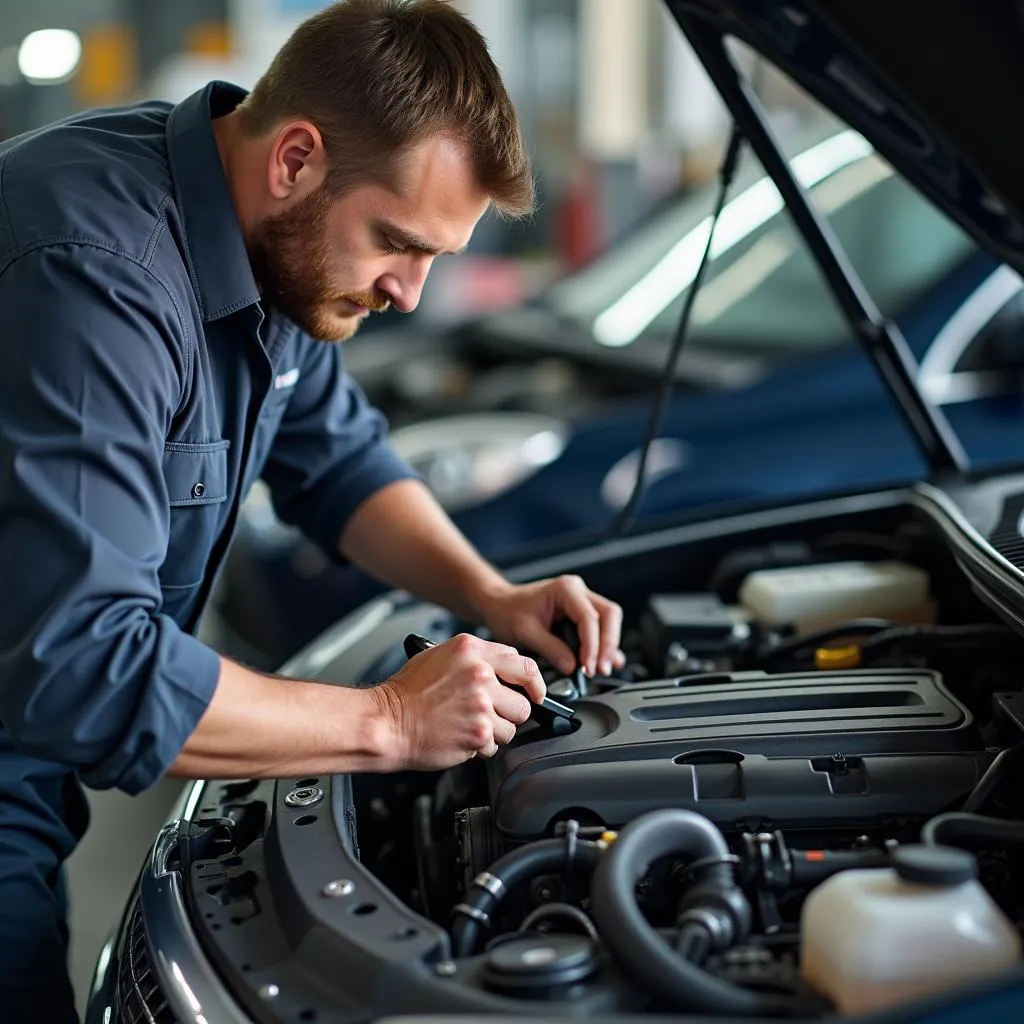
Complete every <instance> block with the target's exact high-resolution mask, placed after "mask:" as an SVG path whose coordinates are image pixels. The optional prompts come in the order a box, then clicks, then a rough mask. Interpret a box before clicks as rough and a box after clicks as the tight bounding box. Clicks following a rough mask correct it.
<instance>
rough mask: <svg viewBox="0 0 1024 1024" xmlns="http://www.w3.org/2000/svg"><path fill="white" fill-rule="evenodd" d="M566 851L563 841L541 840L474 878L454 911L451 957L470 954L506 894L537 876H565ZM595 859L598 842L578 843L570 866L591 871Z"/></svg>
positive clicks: (508, 854) (582, 841) (578, 841)
mask: <svg viewBox="0 0 1024 1024" xmlns="http://www.w3.org/2000/svg"><path fill="white" fill-rule="evenodd" d="M567 850H568V847H567V843H566V840H565V839H541V840H540V841H539V842H536V843H530V844H529V845H527V846H521V847H519V848H518V849H516V850H512V851H511V852H510V853H506V854H505V856H504V857H499V858H498V860H496V861H495V862H494V863H493V864H492V865H491V866H490V867H489V868H488V869H487V870H486V871H485V872H483V873H482V874H480V875H477V877H476V878H475V879H474V880H473V885H472V887H471V889H470V891H469V892H468V893H467V894H466V898H465V899H464V900H463V901H462V903H460V904H459V905H458V906H457V907H456V908H455V913H456V919H455V923H454V924H453V925H452V952H453V953H454V955H455V956H457V957H461V956H471V955H472V953H473V951H474V950H475V949H476V944H477V939H478V937H479V935H480V927H481V925H482V924H484V923H485V921H486V920H488V919H489V918H490V916H491V914H493V913H494V910H495V908H496V907H497V906H498V904H499V903H500V902H501V900H502V899H503V897H504V895H505V893H506V892H509V891H511V890H512V889H514V888H515V887H516V886H517V885H521V884H522V883H523V882H528V881H529V880H530V879H531V878H536V877H537V876H538V875H554V874H559V875H560V874H564V873H565V870H566V867H567V864H568V861H569V857H568V853H567ZM597 856H598V846H597V843H592V842H586V841H585V840H582V839H580V840H577V841H576V844H575V850H574V852H573V855H572V865H571V866H572V867H574V868H576V867H581V868H584V869H586V870H592V869H593V867H594V865H595V864H596V863H597ZM492 880H495V881H492ZM495 890H497V892H495ZM481 918H482V919H481Z"/></svg>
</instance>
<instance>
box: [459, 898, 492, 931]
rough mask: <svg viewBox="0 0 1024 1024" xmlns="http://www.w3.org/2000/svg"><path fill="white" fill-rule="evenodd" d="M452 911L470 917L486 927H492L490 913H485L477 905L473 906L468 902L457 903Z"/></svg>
mask: <svg viewBox="0 0 1024 1024" xmlns="http://www.w3.org/2000/svg"><path fill="white" fill-rule="evenodd" d="M452 913H453V914H461V915H462V916H463V917H468V918H469V919H470V920H471V921H476V923H477V924H479V925H482V926H483V927H484V928H490V927H491V918H490V915H489V914H485V913H484V912H483V911H482V910H477V908H476V907H471V906H470V905H469V904H468V903H456V904H455V907H454V909H453V910H452Z"/></svg>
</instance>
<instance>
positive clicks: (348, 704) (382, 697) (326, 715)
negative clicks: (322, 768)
mask: <svg viewBox="0 0 1024 1024" xmlns="http://www.w3.org/2000/svg"><path fill="white" fill-rule="evenodd" d="M326 689H327V691H328V692H327V694H326V696H327V697H328V701H329V703H330V704H331V705H332V706H331V707H330V708H322V709H321V711H320V714H321V715H322V718H321V721H324V722H331V723H332V726H333V724H334V723H336V724H337V732H335V733H334V735H335V737H336V739H337V738H342V742H341V744H340V747H339V746H337V745H335V744H332V746H334V758H333V759H336V760H337V762H338V764H339V768H338V769H337V770H338V772H339V773H343V772H349V771H353V772H387V771H393V770H394V769H395V767H397V765H398V747H399V742H398V730H397V727H396V725H397V723H396V715H395V708H394V706H393V703H392V702H391V701H389V700H388V695H387V693H386V692H385V687H384V686H373V687H366V688H356V687H347V686H329V687H327V688H326ZM339 704H340V705H341V706H340V707H339ZM335 743H336V740H335Z"/></svg>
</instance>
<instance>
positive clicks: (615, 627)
mask: <svg viewBox="0 0 1024 1024" xmlns="http://www.w3.org/2000/svg"><path fill="white" fill-rule="evenodd" d="M592 600H593V602H594V604H595V605H596V606H597V613H598V616H599V617H600V622H601V652H600V654H599V655H598V663H599V668H600V669H601V675H604V676H609V675H611V674H612V671H613V669H615V668H621V667H622V666H621V665H619V664H618V655H619V654H620V653H621V652H620V651H619V641H620V640H621V639H622V609H621V608H620V607H619V606H618V605H617V604H616V603H615V602H614V601H609V600H607V599H606V598H603V597H598V596H597V595H596V594H595V595H592ZM624 663H625V659H623V664H624Z"/></svg>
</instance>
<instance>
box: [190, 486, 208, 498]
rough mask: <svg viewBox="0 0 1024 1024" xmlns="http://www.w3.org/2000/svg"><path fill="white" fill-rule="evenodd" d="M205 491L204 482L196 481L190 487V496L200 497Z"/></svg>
mask: <svg viewBox="0 0 1024 1024" xmlns="http://www.w3.org/2000/svg"><path fill="white" fill-rule="evenodd" d="M205 493H206V484H204V483H198V484H196V485H195V487H193V488H192V497H193V498H201V497H202V496H203V495H204V494H205Z"/></svg>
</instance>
